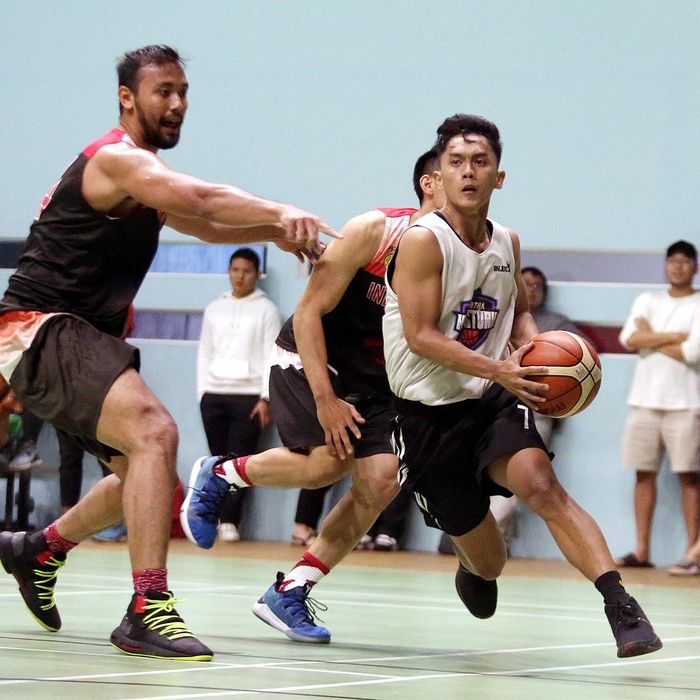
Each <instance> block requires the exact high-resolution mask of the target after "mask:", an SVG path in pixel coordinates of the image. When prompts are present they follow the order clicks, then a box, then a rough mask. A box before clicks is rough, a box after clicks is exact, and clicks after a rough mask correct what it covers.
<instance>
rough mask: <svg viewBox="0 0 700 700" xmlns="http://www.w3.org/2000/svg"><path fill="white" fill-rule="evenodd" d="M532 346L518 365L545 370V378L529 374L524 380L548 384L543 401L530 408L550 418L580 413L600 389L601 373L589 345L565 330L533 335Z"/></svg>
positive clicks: (594, 353) (597, 360) (598, 363)
mask: <svg viewBox="0 0 700 700" xmlns="http://www.w3.org/2000/svg"><path fill="white" fill-rule="evenodd" d="M532 342H533V343H534V347H533V348H532V349H531V350H528V351H527V352H526V353H525V355H523V358H522V361H521V363H520V364H521V366H522V367H532V366H538V365H545V366H547V367H549V373H548V374H547V375H537V374H529V375H528V376H527V378H528V379H531V380H532V381H535V382H540V383H541V384H547V385H549V390H548V391H547V393H546V394H544V396H545V398H546V399H547V400H546V401H545V402H543V403H538V404H535V405H534V406H533V409H534V410H535V411H537V412H538V413H542V414H543V415H545V416H549V417H550V418H568V417H569V416H573V415H575V414H577V413H580V412H581V411H583V409H584V408H586V406H588V405H590V403H591V401H593V399H594V398H595V397H596V394H597V393H598V390H599V389H600V381H601V378H602V376H603V371H602V369H601V366H600V359H599V358H598V353H596V351H595V350H594V348H593V347H592V346H591V344H590V343H589V342H588V341H586V340H584V339H583V338H581V337H580V336H578V335H576V334H575V333H569V332H568V331H547V332H546V333H540V334H539V335H536V336H535V337H534V338H533V339H532Z"/></svg>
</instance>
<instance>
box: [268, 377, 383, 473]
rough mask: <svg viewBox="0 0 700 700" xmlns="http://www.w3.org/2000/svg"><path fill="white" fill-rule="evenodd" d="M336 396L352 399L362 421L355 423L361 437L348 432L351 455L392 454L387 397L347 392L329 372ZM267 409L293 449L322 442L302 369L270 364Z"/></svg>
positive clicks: (306, 449) (305, 450)
mask: <svg viewBox="0 0 700 700" xmlns="http://www.w3.org/2000/svg"><path fill="white" fill-rule="evenodd" d="M329 376H330V380H331V384H332V385H333V389H334V391H335V392H336V395H337V396H340V397H341V398H342V399H344V400H345V401H348V402H349V403H352V404H353V405H354V406H355V408H356V409H357V410H358V412H359V413H360V415H361V416H362V417H363V418H364V419H365V423H362V424H359V425H358V427H359V428H360V432H361V433H362V437H361V438H360V439H359V440H358V439H357V438H356V437H355V436H354V435H353V434H352V433H350V439H351V441H352V443H353V449H354V450H355V453H354V454H355V457H357V458H360V459H361V458H363V457H371V456H372V455H377V454H393V451H394V450H393V449H392V446H391V431H392V427H393V419H394V417H395V415H396V413H395V412H394V408H393V402H392V399H391V397H371V398H360V397H355V396H352V395H348V394H347V392H346V390H345V389H343V387H342V383H341V382H340V380H339V379H338V377H337V376H336V375H334V374H333V373H329ZM270 413H271V414H272V420H273V421H274V423H275V425H276V426H277V430H278V432H279V435H280V439H281V440H282V444H283V445H284V446H285V447H287V448H289V449H290V450H293V451H294V452H308V451H309V450H310V449H311V448H313V447H318V446H320V445H325V443H326V438H325V435H324V432H323V428H322V427H321V424H320V423H319V422H318V416H317V413H316V402H315V401H314V396H313V393H312V392H311V387H310V386H309V381H308V379H307V378H306V374H305V373H304V370H303V369H299V368H297V367H294V366H291V365H290V366H287V367H285V368H284V369H283V368H282V367H280V366H279V365H273V366H272V368H271V370H270Z"/></svg>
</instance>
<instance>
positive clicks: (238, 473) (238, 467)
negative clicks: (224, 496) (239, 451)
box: [212, 455, 254, 489]
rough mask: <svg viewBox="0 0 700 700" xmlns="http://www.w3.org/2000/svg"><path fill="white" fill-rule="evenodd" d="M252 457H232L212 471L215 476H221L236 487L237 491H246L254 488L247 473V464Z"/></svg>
mask: <svg viewBox="0 0 700 700" xmlns="http://www.w3.org/2000/svg"><path fill="white" fill-rule="evenodd" d="M250 456H251V455H246V456H245V457H231V459H225V460H224V461H223V462H219V463H218V464H217V465H215V466H214V467H213V469H212V471H213V472H214V474H216V475H217V476H220V477H221V478H222V479H224V480H225V481H226V483H228V484H231V485H233V486H235V487H236V488H237V489H244V488H246V487H247V486H254V484H253V482H252V481H251V480H250V479H249V478H248V475H247V474H246V471H245V463H246V462H247V461H248V458H249V457H250Z"/></svg>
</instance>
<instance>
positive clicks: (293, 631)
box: [253, 571, 331, 644]
mask: <svg viewBox="0 0 700 700" xmlns="http://www.w3.org/2000/svg"><path fill="white" fill-rule="evenodd" d="M283 579H284V574H283V573H282V572H281V571H278V572H277V580H276V581H275V582H274V583H273V584H272V585H271V586H270V587H269V588H268V589H267V590H266V591H265V593H264V594H263V596H262V598H260V600H258V602H257V603H255V605H253V614H254V615H256V616H257V617H259V618H260V619H261V620H262V621H263V622H265V623H267V624H268V625H270V626H271V627H274V628H275V629H277V630H279V631H280V632H282V633H283V634H286V635H287V637H289V639H291V640H292V641H293V642H311V643H312V644H328V643H329V642H330V641H331V633H330V632H329V631H328V630H327V629H326V628H325V627H319V625H317V624H316V623H315V622H314V618H315V616H316V613H317V611H319V610H320V611H321V612H323V611H325V610H327V609H328V608H327V607H326V606H325V605H323V603H319V602H318V601H317V600H314V599H313V598H310V597H309V591H310V590H311V587H310V586H309V585H308V584H307V585H306V586H297V587H296V588H291V589H290V590H288V591H280V590H279V587H280V584H281V583H282V581H283ZM319 619H320V618H319Z"/></svg>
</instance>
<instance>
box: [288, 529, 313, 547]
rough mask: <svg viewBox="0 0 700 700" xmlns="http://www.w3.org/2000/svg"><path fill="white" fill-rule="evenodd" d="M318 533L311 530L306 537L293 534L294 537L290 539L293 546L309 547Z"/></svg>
mask: <svg viewBox="0 0 700 700" xmlns="http://www.w3.org/2000/svg"><path fill="white" fill-rule="evenodd" d="M316 537H317V535H316V533H315V532H310V533H309V534H308V535H307V536H306V537H299V535H292V539H291V540H290V541H289V544H291V545H292V546H293V547H308V546H309V545H310V544H311V543H312V542H313V541H314V540H315V539H316Z"/></svg>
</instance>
